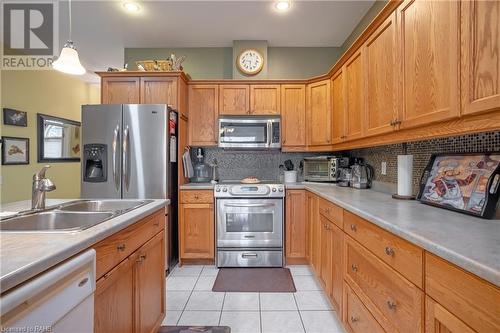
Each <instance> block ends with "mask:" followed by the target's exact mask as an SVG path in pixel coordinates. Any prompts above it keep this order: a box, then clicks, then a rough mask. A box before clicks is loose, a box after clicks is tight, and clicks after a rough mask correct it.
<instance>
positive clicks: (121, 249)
mask: <svg viewBox="0 0 500 333" xmlns="http://www.w3.org/2000/svg"><path fill="white" fill-rule="evenodd" d="M125 247H126V246H125V244H120V245H118V246H117V247H116V249H117V250H118V251H125Z"/></svg>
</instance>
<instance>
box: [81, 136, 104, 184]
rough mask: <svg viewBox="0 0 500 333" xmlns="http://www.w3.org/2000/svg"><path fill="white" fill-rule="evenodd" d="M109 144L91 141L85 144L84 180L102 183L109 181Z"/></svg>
mask: <svg viewBox="0 0 500 333" xmlns="http://www.w3.org/2000/svg"><path fill="white" fill-rule="evenodd" d="M106 161H107V146H106V145H103V144H99V143H90V144H86V145H84V146H83V165H84V167H85V172H84V173H83V181H84V182H91V183H101V182H106V181H107V169H108V168H107V165H106Z"/></svg>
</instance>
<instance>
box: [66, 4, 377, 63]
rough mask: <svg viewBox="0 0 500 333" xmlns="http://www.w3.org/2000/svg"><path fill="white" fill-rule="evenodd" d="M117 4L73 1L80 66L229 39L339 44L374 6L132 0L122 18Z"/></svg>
mask: <svg viewBox="0 0 500 333" xmlns="http://www.w3.org/2000/svg"><path fill="white" fill-rule="evenodd" d="M122 3H123V2H122V1H86V0H73V4H72V11H73V40H74V41H75V44H76V46H77V48H78V50H79V53H80V58H81V61H82V63H83V64H84V66H85V67H86V68H87V69H88V70H90V71H94V70H103V69H106V68H107V67H109V66H113V67H120V66H122V65H123V52H124V48H126V47H231V46H232V42H233V40H267V41H268V44H269V46H271V47H279V46H282V47H283V46H288V47H290V46H302V47H316V46H341V45H342V43H343V42H344V41H345V39H346V38H347V37H348V36H349V35H350V33H351V32H352V31H353V29H354V28H355V27H356V25H357V24H358V23H359V21H360V20H361V18H362V17H363V16H364V14H365V13H366V12H367V11H368V9H369V8H370V7H371V6H372V5H373V3H374V1H373V0H370V1H361V0H351V1H308V0H304V1H299V0H295V1H293V2H292V8H291V9H290V10H289V11H288V12H286V13H278V12H277V11H276V10H275V9H274V6H273V4H274V2H273V1H208V0H205V1H189V0H184V1H144V0H143V1H140V4H141V6H142V10H141V12H140V13H138V14H129V13H127V12H125V11H124V10H123V8H122ZM59 17H60V21H59V30H60V33H59V38H60V39H61V45H62V44H63V43H64V41H65V40H66V39H67V38H68V28H67V27H68V7H67V2H61V3H60V5H59Z"/></svg>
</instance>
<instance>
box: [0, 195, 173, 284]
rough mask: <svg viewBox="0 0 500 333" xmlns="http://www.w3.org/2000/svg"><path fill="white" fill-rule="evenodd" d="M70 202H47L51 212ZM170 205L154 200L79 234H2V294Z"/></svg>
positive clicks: (18, 207)
mask: <svg viewBox="0 0 500 333" xmlns="http://www.w3.org/2000/svg"><path fill="white" fill-rule="evenodd" d="M68 201H73V200H56V199H51V200H47V208H50V207H49V206H55V205H60V204H62V203H65V202H68ZM168 204H170V200H168V199H167V200H153V201H152V202H151V203H148V204H146V205H144V206H141V207H139V208H136V209H134V210H131V211H129V212H127V213H125V214H122V215H119V216H116V217H114V218H112V219H109V220H107V221H105V222H103V223H100V224H98V225H96V226H93V227H91V228H88V229H86V230H83V231H79V232H71V233H35V232H24V233H11V232H0V293H3V292H5V291H7V290H8V289H10V288H12V287H15V286H16V285H18V284H20V283H22V282H24V281H26V280H28V279H30V278H32V277H34V276H35V275H37V274H40V273H42V272H43V271H45V270H47V269H49V268H51V267H52V266H55V265H57V264H58V263H60V262H62V261H64V260H66V259H68V258H70V257H72V256H74V255H75V254H78V253H79V252H81V251H83V250H85V249H87V248H89V247H91V246H92V245H94V244H95V243H97V242H99V241H101V240H103V239H105V238H106V237H109V236H111V235H113V234H115V233H117V232H118V231H120V230H122V229H125V228H126V227H128V226H130V225H132V224H134V223H136V222H138V221H139V220H141V219H142V218H144V217H146V216H148V215H150V214H152V213H153V212H155V211H157V210H159V209H162V208H163V207H165V206H166V205H168ZM30 205H31V202H30V201H20V202H15V203H10V204H4V205H2V206H1V212H2V214H3V215H7V214H4V213H6V212H10V213H12V212H20V211H25V210H28V209H30ZM0 223H1V221H0Z"/></svg>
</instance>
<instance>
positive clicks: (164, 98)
mask: <svg viewBox="0 0 500 333" xmlns="http://www.w3.org/2000/svg"><path fill="white" fill-rule="evenodd" d="M141 103H143V104H167V105H170V106H171V107H172V108H173V109H174V110H177V106H178V104H177V78H172V77H142V78H141Z"/></svg>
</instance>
